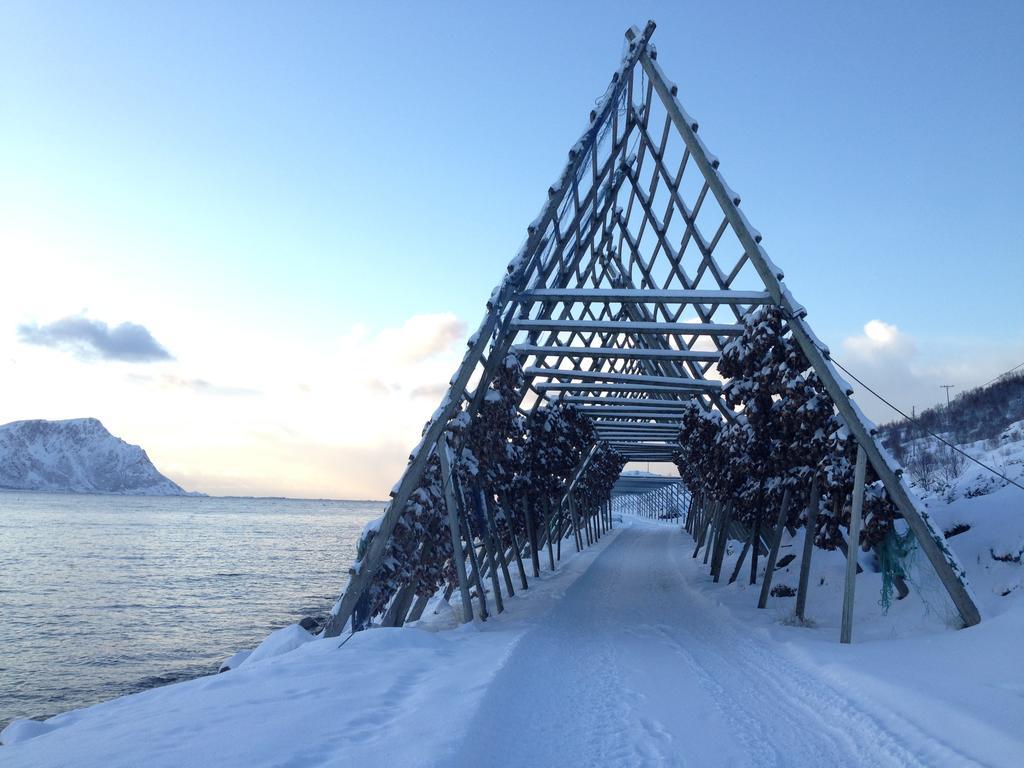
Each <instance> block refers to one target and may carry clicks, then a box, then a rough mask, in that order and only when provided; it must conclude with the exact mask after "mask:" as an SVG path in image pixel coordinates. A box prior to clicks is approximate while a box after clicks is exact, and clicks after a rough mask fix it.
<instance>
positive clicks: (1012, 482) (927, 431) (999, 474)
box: [829, 356, 1024, 491]
mask: <svg viewBox="0 0 1024 768" xmlns="http://www.w3.org/2000/svg"><path fill="white" fill-rule="evenodd" d="M829 360H831V361H832V362H833V363H835V364H836V366H837V367H838V368H839V369H840V370H842V371H843V373H845V374H846V375H847V376H849V377H850V378H851V379H853V380H854V381H856V382H857V383H858V384H860V385H861V386H862V387H864V389H866V390H867V391H868V392H870V393H871V394H872V395H874V396H875V397H877V398H878V399H879V400H881V401H882V402H883V403H885V404H886V405H888V406H889V407H890V408H892V409H893V410H894V411H896V413H898V414H899V415H900V416H902V417H903V418H904V419H906V420H907V421H909V422H911V423H912V424H916V425H917V426H918V427H919V428H920V429H921V431H922V432H924V433H925V434H928V435H930V436H931V437H934V438H935V439H936V440H938V441H939V442H940V443H943V444H944V445H947V446H949V447H950V448H952V449H953V450H954V451H956V452H957V453H959V454H961V455H962V456H965V457H967V458H968V459H970V460H971V461H973V462H974V463H975V464H977V465H978V466H979V467H984V468H985V469H987V470H988V471H989V472H991V473H992V474H993V475H995V476H996V477H1001V478H1002V479H1003V480H1005V481H1006V482H1008V483H1009V484H1010V485H1014V486H1016V487H1017V488H1020V489H1021V490H1022V491H1024V485H1021V484H1020V483H1018V482H1017V481H1016V480H1011V479H1010V478H1009V477H1007V476H1006V475H1004V474H1003V473H1002V472H1000V471H998V470H996V469H993V468H992V467H990V466H989V465H988V464H986V463H985V462H983V461H981V460H979V459H976V458H974V457H973V456H971V454H969V453H967V451H964V450H962V449H961V448H959V447H957V446H955V445H953V443H951V442H949V440H946V439H945V438H944V437H939V436H938V435H937V434H935V433H934V432H932V431H931V430H930V429H928V428H926V427H925V426H924V425H922V424H921V422H919V421H918V420H917V419H915V418H913V417H912V416H908V415H907V414H905V413H904V412H903V411H901V410H900V409H899V408H897V407H896V406H895V405H893V404H892V403H890V402H889V401H888V400H886V399H885V398H884V397H882V396H881V395H880V394H878V393H877V392H876V391H875V390H873V389H872V388H871V387H869V386H868V385H867V384H865V383H864V382H863V381H861V380H860V379H858V378H857V377H856V376H855V375H854V374H853V373H851V372H850V370H849V369H848V368H847V367H846V366H845V365H843V364H842V363H840V362H839V361H838V360H836V359H835V357H832V356H830V357H829ZM1021 365H1024V363H1021ZM1017 367H1018V368H1020V367H1021V366H1020V365H1018V366H1017ZM1011 370H1013V369H1011ZM1007 373H1009V371H1007ZM997 378H998V377H997Z"/></svg>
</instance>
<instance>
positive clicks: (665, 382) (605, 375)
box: [523, 366, 722, 393]
mask: <svg viewBox="0 0 1024 768" xmlns="http://www.w3.org/2000/svg"><path fill="white" fill-rule="evenodd" d="M523 373H525V374H526V375H527V376H534V377H544V378H549V379H578V380H581V381H610V382H616V383H619V384H656V385H661V386H671V387H676V388H679V389H685V390H688V391H690V392H716V393H717V392H720V391H721V390H722V382H720V381H707V380H703V379H691V378H689V377H682V376H648V375H646V374H635V373H615V372H613V371H576V370H572V369H568V368H540V367H536V366H532V367H529V368H526V369H524V371H523Z"/></svg>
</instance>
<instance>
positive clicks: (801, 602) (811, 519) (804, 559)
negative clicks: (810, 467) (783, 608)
mask: <svg viewBox="0 0 1024 768" xmlns="http://www.w3.org/2000/svg"><path fill="white" fill-rule="evenodd" d="M819 503H820V496H819V492H818V473H817V472H815V473H814V477H813V479H812V480H811V497H810V499H808V501H807V515H806V518H807V520H806V523H805V525H804V551H803V555H801V557H800V584H799V586H798V587H797V590H796V617H797V618H798V619H799V620H800V621H803V620H804V610H805V609H806V607H807V585H808V583H809V581H810V576H811V554H812V553H813V552H814V529H815V526H816V524H817V522H818V505H819Z"/></svg>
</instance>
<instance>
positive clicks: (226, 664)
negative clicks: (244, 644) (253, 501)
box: [217, 651, 252, 672]
mask: <svg viewBox="0 0 1024 768" xmlns="http://www.w3.org/2000/svg"><path fill="white" fill-rule="evenodd" d="M251 655H252V651H236V652H235V653H233V654H231V655H230V656H228V657H227V658H226V659H224V661H223V662H222V663H221V665H220V667H219V668H218V669H217V671H218V672H227V671H228V670H231V669H238V667H240V666H241V665H242V662H243V661H245V660H246V659H248V658H249V656H251Z"/></svg>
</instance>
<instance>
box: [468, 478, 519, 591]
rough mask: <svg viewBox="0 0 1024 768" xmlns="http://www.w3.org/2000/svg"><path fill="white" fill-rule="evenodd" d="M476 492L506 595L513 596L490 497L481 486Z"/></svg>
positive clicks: (503, 546)
mask: <svg viewBox="0 0 1024 768" xmlns="http://www.w3.org/2000/svg"><path fill="white" fill-rule="evenodd" d="M477 493H478V494H479V495H480V503H481V505H482V506H483V511H484V516H485V517H486V520H487V529H488V536H489V538H490V540H491V550H492V552H494V554H495V556H496V557H497V560H498V566H499V567H500V568H501V575H502V577H503V578H504V579H505V588H506V589H507V590H508V596H509V597H514V596H515V594H516V591H515V590H514V589H513V588H512V575H511V574H510V573H509V572H508V563H507V562H506V561H505V545H504V544H503V543H502V541H501V536H500V535H499V534H498V523H497V521H496V520H495V519H494V510H493V509H492V508H491V499H490V495H489V494H485V493H484V491H483V488H480V487H478V488H477Z"/></svg>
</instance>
